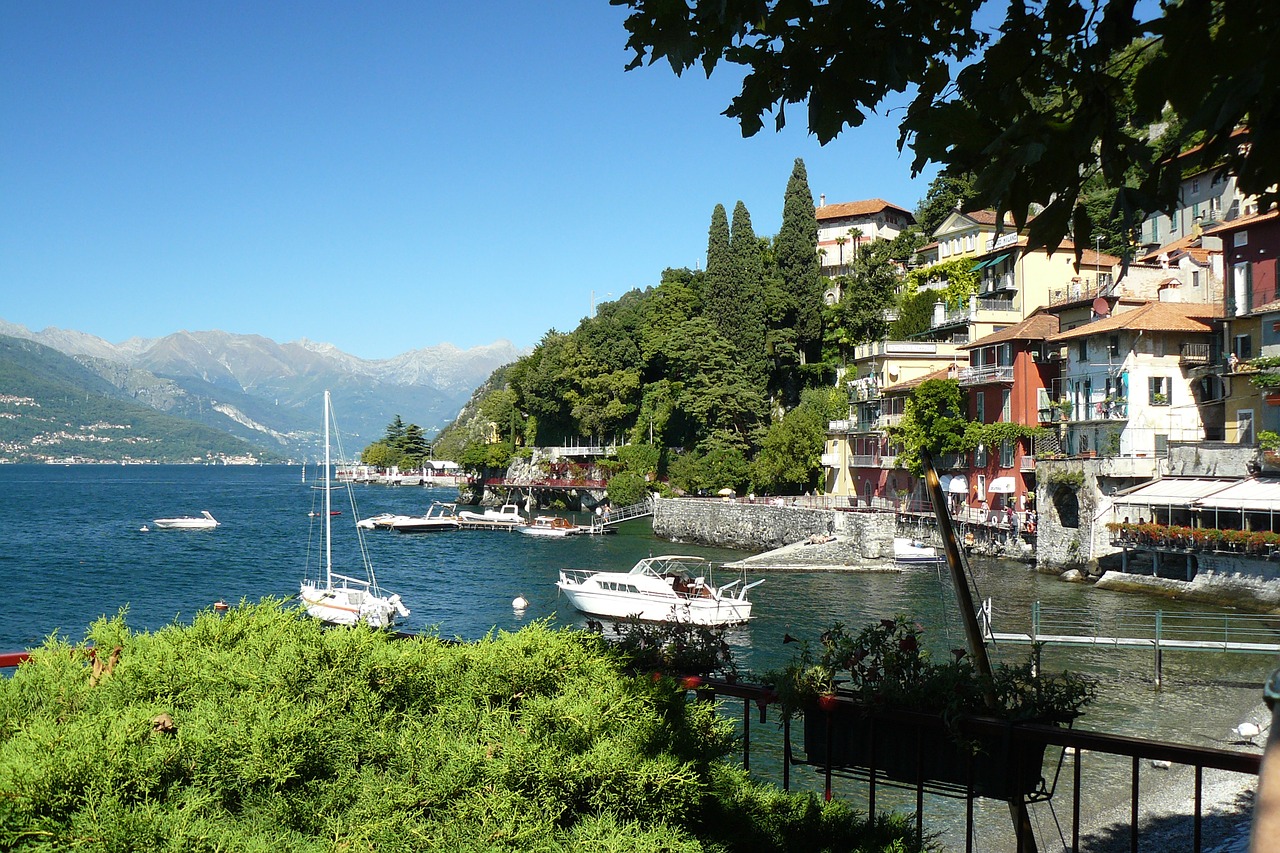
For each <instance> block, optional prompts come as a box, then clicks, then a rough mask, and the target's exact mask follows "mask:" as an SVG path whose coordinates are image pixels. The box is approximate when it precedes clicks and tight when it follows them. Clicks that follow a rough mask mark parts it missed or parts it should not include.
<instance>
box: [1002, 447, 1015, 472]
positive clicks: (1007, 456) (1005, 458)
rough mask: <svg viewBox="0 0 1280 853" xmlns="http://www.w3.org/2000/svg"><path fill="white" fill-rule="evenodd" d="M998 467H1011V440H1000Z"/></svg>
mask: <svg viewBox="0 0 1280 853" xmlns="http://www.w3.org/2000/svg"><path fill="white" fill-rule="evenodd" d="M1000 467H1001V468H1012V467H1013V442H1012V441H1002V442H1000Z"/></svg>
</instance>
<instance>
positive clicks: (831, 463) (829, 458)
mask: <svg viewBox="0 0 1280 853" xmlns="http://www.w3.org/2000/svg"><path fill="white" fill-rule="evenodd" d="M822 467H823V468H839V467H840V454H839V453H824V454H822Z"/></svg>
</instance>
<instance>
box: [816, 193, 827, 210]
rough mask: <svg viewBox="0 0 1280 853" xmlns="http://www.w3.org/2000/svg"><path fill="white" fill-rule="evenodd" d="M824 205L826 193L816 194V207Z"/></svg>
mask: <svg viewBox="0 0 1280 853" xmlns="http://www.w3.org/2000/svg"><path fill="white" fill-rule="evenodd" d="M826 206H827V194H826V193H823V194H822V195H820V196H818V207H826Z"/></svg>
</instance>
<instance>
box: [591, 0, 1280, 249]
mask: <svg viewBox="0 0 1280 853" xmlns="http://www.w3.org/2000/svg"><path fill="white" fill-rule="evenodd" d="M610 2H611V3H612V4H613V5H615V6H625V7H629V8H630V9H631V10H632V11H631V13H630V15H629V16H628V18H627V20H626V28H627V30H628V32H629V33H630V37H629V39H628V41H627V47H628V48H629V49H630V50H632V51H633V52H634V58H633V60H632V62H631V64H630V65H629V66H628V67H629V68H634V67H637V66H639V65H642V64H644V63H645V62H646V61H648V62H650V63H652V62H656V61H658V60H660V59H661V60H666V61H667V62H668V63H669V64H670V65H671V67H672V69H673V70H674V71H675V72H676V74H682V73H683V72H684V71H686V70H687V69H689V68H690V67H692V66H694V65H695V64H697V65H699V66H700V67H701V68H702V70H703V71H704V72H705V73H706V74H708V75H710V74H711V73H712V71H714V70H715V68H716V66H717V65H718V64H719V63H720V62H721V61H724V62H728V63H731V64H735V65H739V66H743V67H744V68H745V69H746V70H747V73H746V75H745V76H744V78H743V81H742V90H741V92H740V93H739V94H738V95H737V96H735V97H734V98H733V101H732V102H731V103H730V105H729V107H728V109H726V110H725V115H727V116H729V117H731V118H736V119H738V121H739V122H740V123H741V126H742V131H743V134H744V135H746V136H751V135H753V134H755V133H756V132H758V131H759V130H760V129H761V127H763V119H764V115H765V114H766V113H772V114H773V116H774V122H775V125H776V126H777V127H779V128H781V127H782V126H783V125H784V124H785V122H786V107H787V106H788V105H790V104H797V103H807V108H808V126H809V129H810V130H811V131H812V132H813V133H814V134H815V135H817V137H818V139H819V140H820V141H821V142H823V143H826V142H828V141H830V140H831V139H833V138H835V137H836V136H837V135H838V134H839V133H840V132H841V131H843V130H844V129H845V128H846V127H858V126H859V125H861V124H862V123H863V121H864V120H865V119H866V116H867V114H868V113H869V112H874V111H876V110H877V109H878V108H882V107H883V106H884V104H885V102H886V100H887V99H888V98H889V97H890V96H892V95H894V94H895V93H903V92H911V93H912V94H911V96H910V103H909V106H908V108H907V110H906V113H905V116H904V118H903V120H902V122H901V124H900V128H899V129H900V136H899V147H900V148H902V147H908V146H909V147H910V148H911V149H912V150H913V151H914V153H915V159H914V161H913V170H914V171H915V172H916V173H917V174H918V173H919V172H920V171H921V170H922V169H923V168H924V167H925V166H926V165H927V164H928V163H930V162H933V163H938V164H942V165H943V166H944V167H946V168H947V169H948V170H949V171H950V172H952V173H953V174H972V175H973V176H974V189H975V191H976V192H977V194H978V198H979V200H980V201H981V202H982V203H984V204H988V205H990V206H992V207H995V208H996V209H998V210H999V211H1001V212H1004V211H1008V212H1010V213H1012V214H1013V216H1014V217H1015V221H1016V222H1017V225H1018V227H1019V228H1021V227H1023V226H1024V225H1026V224H1027V222H1026V219H1027V215H1028V211H1029V210H1030V209H1031V208H1032V206H1033V205H1034V206H1040V207H1043V210H1042V211H1041V212H1040V214H1039V215H1037V217H1036V218H1035V220H1034V221H1032V222H1031V224H1030V226H1029V235H1030V240H1031V243H1032V246H1033V247H1039V246H1051V247H1056V246H1057V245H1058V243H1059V241H1060V240H1061V239H1062V238H1063V237H1064V236H1066V235H1067V233H1068V232H1072V233H1074V234H1075V236H1076V239H1077V243H1078V244H1088V242H1089V241H1090V239H1091V237H1090V235H1091V231H1092V228H1093V226H1094V221H1095V217H1096V212H1091V211H1090V209H1089V206H1088V205H1086V204H1085V203H1084V199H1083V198H1082V190H1083V189H1084V188H1085V185H1086V183H1087V182H1089V181H1090V180H1091V179H1093V178H1095V177H1096V176H1098V175H1101V176H1102V177H1103V178H1104V179H1105V181H1106V183H1107V184H1108V185H1109V186H1112V187H1116V188H1118V192H1117V195H1116V198H1115V200H1114V207H1113V210H1114V211H1115V212H1116V213H1117V214H1118V215H1120V216H1121V217H1122V218H1124V219H1126V220H1129V221H1132V220H1133V219H1135V218H1137V217H1139V216H1141V214H1142V213H1143V212H1144V211H1153V210H1158V209H1167V208H1169V207H1171V206H1173V205H1174V204H1175V203H1176V202H1177V196H1178V190H1179V183H1180V180H1181V177H1182V175H1183V174H1185V172H1186V171H1187V170H1191V169H1210V168H1225V169H1227V170H1229V171H1230V172H1231V173H1232V174H1234V175H1236V177H1237V182H1238V186H1239V187H1240V189H1241V191H1243V192H1245V193H1249V194H1258V195H1261V196H1262V203H1263V207H1264V208H1265V207H1266V206H1267V205H1269V204H1270V203H1271V202H1273V201H1276V200H1277V199H1280V191H1277V189H1276V188H1275V186H1274V185H1275V184H1276V176H1277V174H1280V99H1277V98H1275V97H1274V93H1275V92H1276V91H1280V52H1277V51H1276V50H1274V45H1275V44H1276V43H1277V41H1280V14H1277V8H1276V6H1275V4H1274V0H1168V2H1162V3H1160V4H1158V5H1157V4H1151V3H1142V4H1139V3H1138V0H1008V3H1007V7H1006V9H1005V15H1004V21H1003V23H1001V24H1000V26H999V28H998V30H997V31H996V32H995V33H988V32H984V31H983V30H982V29H981V28H980V26H979V25H978V24H977V23H975V19H976V18H977V13H978V11H979V9H980V8H981V7H982V6H984V5H985V0H841V2H838V3H837V2H829V3H819V2H812V0H688V2H680V3H671V2H669V0H610ZM1139 7H1140V8H1139ZM1245 125H1247V126H1248V128H1249V130H1248V132H1247V135H1245V134H1242V133H1241V132H1240V131H1239V128H1241V127H1242V126H1245ZM1153 127H1160V128H1161V129H1162V130H1163V132H1162V133H1160V134H1159V135H1155V134H1153V133H1152V132H1151V128H1153ZM1180 153H1182V155H1181V156H1178V155H1179V154H1180Z"/></svg>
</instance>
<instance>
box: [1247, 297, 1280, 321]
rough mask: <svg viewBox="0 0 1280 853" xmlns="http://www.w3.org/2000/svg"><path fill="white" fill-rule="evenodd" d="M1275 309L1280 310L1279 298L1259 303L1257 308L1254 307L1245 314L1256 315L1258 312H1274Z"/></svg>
mask: <svg viewBox="0 0 1280 853" xmlns="http://www.w3.org/2000/svg"><path fill="white" fill-rule="evenodd" d="M1276 311H1280V299H1277V300H1276V301H1275V302H1268V303H1267V304H1265V305H1259V306H1258V307H1257V308H1254V309H1253V310H1252V311H1250V312H1249V313H1248V315H1246V316H1249V317H1254V316H1257V315H1258V314H1272V313H1275V312H1276Z"/></svg>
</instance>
